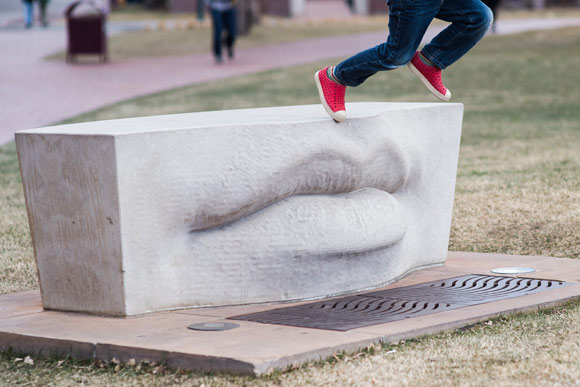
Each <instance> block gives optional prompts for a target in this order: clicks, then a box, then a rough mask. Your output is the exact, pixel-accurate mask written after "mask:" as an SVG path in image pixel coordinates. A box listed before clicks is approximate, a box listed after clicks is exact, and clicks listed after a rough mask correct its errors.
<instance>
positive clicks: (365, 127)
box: [16, 103, 463, 316]
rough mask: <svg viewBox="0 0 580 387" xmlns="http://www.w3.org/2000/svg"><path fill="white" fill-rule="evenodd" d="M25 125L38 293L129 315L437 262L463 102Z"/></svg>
mask: <svg viewBox="0 0 580 387" xmlns="http://www.w3.org/2000/svg"><path fill="white" fill-rule="evenodd" d="M348 109H349V117H350V118H349V120H347V121H346V122H344V123H341V124H336V123H334V122H333V121H330V120H329V119H328V118H327V117H326V115H325V112H324V111H323V109H322V108H321V107H320V106H319V105H308V106H293V107H281V108H265V109H246V110H235V111H222V112H205V113H192V114H181V115H168V116H155V117H143V118H132V119H125V120H113V121H101V122H91V123H83V124H74V125H65V126H56V127H48V128H41V129H34V130H27V131H21V132H18V133H17V134H16V144H17V149H18V155H19V159H20V165H21V173H22V180H23V185H24V191H25V196H26V203H27V209H28V213H29V220H30V228H31V231H32V237H33V245H34V249H35V255H36V261H37V266H38V273H39V279H40V285H41V294H42V301H43V305H44V307H45V308H47V309H57V310H67V311H81V312H88V313H97V314H107V315H118V316H128V315H137V314H143V313H150V312H156V311H162V310H171V309H179V308H187V307H200V306H218V305H234V304H250V303H261V302H281V301H290V300H302V299H313V298H321V297H329V296H333V295H337V294H345V293H351V292H355V291H360V290H364V289H372V288H376V287H379V286H382V285H385V284H387V283H389V282H392V281H393V280H395V279H396V278H398V277H400V276H402V275H404V274H406V273H408V272H409V271H411V270H414V269H417V268H421V267H425V266H430V265H435V264H441V263H443V262H444V261H445V258H446V254H447V246H448V241H449V231H450V226H451V214H452V208H453V194H454V187H455V175H456V170H457V160H458V151H459V142H460V135H461V121H462V114H463V106H462V105H461V104H430V103H425V104H411V103H401V104H395V103H355V104H350V105H349V106H348Z"/></svg>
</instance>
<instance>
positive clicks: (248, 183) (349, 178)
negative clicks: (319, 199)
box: [186, 130, 411, 231]
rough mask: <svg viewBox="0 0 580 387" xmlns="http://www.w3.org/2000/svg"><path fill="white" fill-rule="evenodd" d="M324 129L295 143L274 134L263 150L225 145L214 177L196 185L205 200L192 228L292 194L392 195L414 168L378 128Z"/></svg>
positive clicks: (244, 213)
mask: <svg viewBox="0 0 580 387" xmlns="http://www.w3.org/2000/svg"><path fill="white" fill-rule="evenodd" d="M325 133H327V135H326V136H324V135H320V134H319V135H317V136H312V137H311V138H309V139H308V140H307V141H306V140H305V141H300V140H298V141H293V142H291V143H289V142H287V141H284V139H276V138H273V139H271V140H269V141H268V142H267V143H264V142H260V144H263V148H262V149H248V148H245V147H244V144H234V145H235V146H234V147H232V149H231V152H230V151H229V149H222V150H221V152H223V153H225V154H226V157H224V159H222V160H220V161H219V162H215V163H212V171H211V174H212V175H213V176H211V177H210V178H206V179H202V181H198V182H196V184H195V186H196V191H197V192H198V193H199V192H202V193H203V195H204V196H203V198H204V199H201V200H199V199H198V200H196V202H195V208H194V209H193V211H192V212H191V213H190V216H189V217H188V219H187V220H186V223H187V224H188V226H189V229H190V230H191V231H201V230H205V229H209V228H214V227H219V226H222V225H225V224H228V223H232V222H234V221H236V220H238V219H241V218H243V217H246V216H248V215H250V214H252V213H254V212H256V211H258V210H260V209H262V208H264V207H267V206H268V205H270V204H272V203H275V202H278V201H280V200H282V199H284V198H287V197H289V196H293V195H308V194H341V193H348V192H353V191H356V190H359V189H362V188H376V189H379V190H383V191H385V192H388V193H394V192H395V191H397V190H399V189H400V188H401V187H402V186H404V184H405V182H406V181H407V178H408V176H409V173H410V168H411V166H410V162H409V159H408V157H406V156H405V154H404V153H403V150H402V149H401V147H400V146H399V145H398V144H396V143H394V142H393V140H392V138H389V137H385V136H380V131H378V130H375V131H372V130H371V131H369V132H368V133H370V134H369V135H364V136H355V135H352V134H351V133H349V132H346V131H340V132H339V131H334V132H333V131H329V132H325ZM241 140H242V142H243V140H244V139H241ZM250 142H251V141H250ZM252 145H254V144H252ZM254 146H255V145H254Z"/></svg>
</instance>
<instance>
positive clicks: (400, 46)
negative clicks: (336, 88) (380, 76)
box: [334, 0, 441, 86]
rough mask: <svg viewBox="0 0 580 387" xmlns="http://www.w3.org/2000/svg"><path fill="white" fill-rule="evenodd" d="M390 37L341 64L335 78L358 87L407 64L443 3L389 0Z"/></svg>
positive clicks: (426, 0)
mask: <svg viewBox="0 0 580 387" xmlns="http://www.w3.org/2000/svg"><path fill="white" fill-rule="evenodd" d="M387 4H388V5H389V36H388V38H387V41H386V42H385V43H382V44H379V45H377V46H375V47H373V48H369V49H368V50H365V51H362V52H360V53H358V54H356V55H354V56H352V57H350V58H348V59H347V60H345V61H343V62H341V63H339V64H338V65H337V66H336V67H335V69H334V74H335V76H336V78H337V79H338V81H339V82H340V83H342V84H343V85H345V86H358V85H360V84H361V83H363V82H364V81H365V80H366V79H367V78H368V77H370V76H371V75H373V74H375V73H377V72H378V71H386V70H393V69H396V68H398V67H401V66H404V65H405V64H407V63H408V62H409V61H410V60H411V59H412V58H413V55H414V54H415V51H416V50H417V47H419V44H421V40H422V39H423V35H425V31H426V30H427V27H428V26H429V23H431V21H432V20H433V18H434V17H435V15H436V14H437V13H438V12H439V7H440V5H441V0H388V1H387Z"/></svg>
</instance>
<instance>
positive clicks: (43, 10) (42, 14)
mask: <svg viewBox="0 0 580 387" xmlns="http://www.w3.org/2000/svg"><path fill="white" fill-rule="evenodd" d="M47 4H48V0H38V6H39V8H40V22H41V23H42V26H43V27H47V26H48V20H47V18H46V5H47Z"/></svg>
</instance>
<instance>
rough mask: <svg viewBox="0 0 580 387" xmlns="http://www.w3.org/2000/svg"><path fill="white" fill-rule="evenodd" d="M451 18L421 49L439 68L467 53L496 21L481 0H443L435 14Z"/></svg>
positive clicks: (445, 18)
mask: <svg viewBox="0 0 580 387" xmlns="http://www.w3.org/2000/svg"><path fill="white" fill-rule="evenodd" d="M436 17H437V18H438V19H441V20H444V21H448V22H451V25H449V26H448V27H447V28H446V29H444V30H443V31H441V33H439V35H437V36H436V37H435V38H433V40H432V41H431V42H430V43H429V44H427V45H425V47H423V49H422V50H421V53H422V54H423V55H424V56H425V57H426V58H427V59H429V60H430V61H431V62H433V63H434V64H435V66H437V67H439V68H440V69H445V68H447V67H448V66H450V65H451V64H453V63H454V62H456V61H457V60H458V59H459V58H461V57H462V56H463V55H465V54H466V53H467V51H469V50H470V49H471V48H472V47H473V46H475V44H476V43H477V42H479V40H480V39H481V38H483V37H484V36H485V33H486V32H487V30H488V29H489V26H490V25H491V23H492V22H493V14H492V12H491V10H490V9H489V8H488V7H487V6H486V5H485V4H483V3H482V2H481V1H480V0H444V1H443V4H442V5H441V9H440V10H439V13H438V14H437V16H436Z"/></svg>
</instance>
